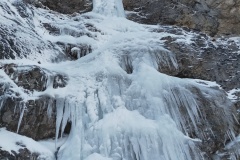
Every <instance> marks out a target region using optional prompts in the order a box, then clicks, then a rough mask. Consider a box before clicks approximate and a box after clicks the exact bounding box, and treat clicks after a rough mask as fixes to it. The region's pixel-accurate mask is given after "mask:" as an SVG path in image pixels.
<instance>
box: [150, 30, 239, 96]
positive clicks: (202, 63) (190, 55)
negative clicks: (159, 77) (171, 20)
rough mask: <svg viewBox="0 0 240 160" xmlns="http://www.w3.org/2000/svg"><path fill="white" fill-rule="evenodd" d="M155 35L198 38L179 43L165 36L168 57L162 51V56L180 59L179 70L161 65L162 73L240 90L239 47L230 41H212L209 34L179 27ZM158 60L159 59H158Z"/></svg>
mask: <svg viewBox="0 0 240 160" xmlns="http://www.w3.org/2000/svg"><path fill="white" fill-rule="evenodd" d="M153 32H167V33H172V34H177V35H182V36H183V35H186V36H187V35H188V34H189V36H190V35H194V36H192V38H191V43H190V44H188V43H186V40H185V41H184V42H181V41H178V38H176V37H170V36H168V37H163V38H162V40H164V45H165V47H166V48H167V49H168V50H169V51H170V53H168V54H166V53H165V54H164V53H162V52H158V53H157V54H159V55H161V56H162V55H165V57H170V56H171V54H172V55H173V57H174V58H175V59H176V62H177V64H178V67H177V68H176V67H175V66H174V65H173V64H171V63H168V64H170V65H168V66H167V67H166V66H165V67H164V66H163V64H164V63H159V68H158V70H159V71H160V72H162V73H166V74H168V75H172V76H176V77H180V78H193V79H204V80H209V81H216V82H217V83H218V84H220V85H221V86H222V87H223V89H225V90H226V91H228V90H231V89H234V88H240V83H239V80H240V74H239V71H240V65H239V61H240V54H239V53H238V51H239V44H238V43H236V42H234V41H232V40H230V39H227V38H218V39H214V40H213V39H211V38H210V37H208V36H207V35H205V34H202V33H196V32H188V31H185V30H183V29H181V28H178V27H167V26H166V27H163V28H160V29H159V30H154V31H153ZM155 60H156V61H157V60H158V58H155Z"/></svg>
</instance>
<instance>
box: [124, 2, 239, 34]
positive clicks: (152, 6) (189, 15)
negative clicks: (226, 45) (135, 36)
mask: <svg viewBox="0 0 240 160" xmlns="http://www.w3.org/2000/svg"><path fill="white" fill-rule="evenodd" d="M123 3H124V6H125V8H126V10H129V11H134V12H136V13H132V12H131V13H130V14H129V15H128V17H129V19H131V20H134V21H137V22H141V23H147V24H157V23H160V24H167V25H178V26H186V27H189V28H192V29H194V30H200V31H203V32H206V33H208V34H210V35H211V36H214V35H216V34H222V35H229V34H240V29H239V25H240V24H239V20H240V17H239V16H238V15H239V12H240V6H239V5H240V1H239V0H230V1H225V0H217V1H212V0H209V1H205V0H156V1H147V0H140V1H139V0H123Z"/></svg>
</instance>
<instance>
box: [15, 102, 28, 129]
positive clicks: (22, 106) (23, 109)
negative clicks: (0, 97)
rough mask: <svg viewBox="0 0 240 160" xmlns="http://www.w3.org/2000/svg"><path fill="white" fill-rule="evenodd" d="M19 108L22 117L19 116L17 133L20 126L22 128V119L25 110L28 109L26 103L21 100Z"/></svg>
mask: <svg viewBox="0 0 240 160" xmlns="http://www.w3.org/2000/svg"><path fill="white" fill-rule="evenodd" d="M19 109H20V117H19V120H18V126H17V133H18V131H19V128H20V125H21V122H22V119H23V115H24V111H25V109H26V106H25V103H23V102H21V103H20V106H19Z"/></svg>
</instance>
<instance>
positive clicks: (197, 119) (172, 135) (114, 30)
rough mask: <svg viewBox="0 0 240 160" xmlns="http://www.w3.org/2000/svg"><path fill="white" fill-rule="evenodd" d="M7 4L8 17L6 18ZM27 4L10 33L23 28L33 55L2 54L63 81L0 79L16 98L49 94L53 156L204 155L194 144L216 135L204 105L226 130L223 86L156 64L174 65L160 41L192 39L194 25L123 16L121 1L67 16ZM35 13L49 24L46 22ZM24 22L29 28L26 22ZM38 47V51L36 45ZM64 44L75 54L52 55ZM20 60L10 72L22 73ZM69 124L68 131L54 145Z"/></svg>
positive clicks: (130, 159) (104, 159) (100, 159)
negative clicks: (27, 85)
mask: <svg viewBox="0 0 240 160" xmlns="http://www.w3.org/2000/svg"><path fill="white" fill-rule="evenodd" d="M6 4H7V5H8V6H7V7H6V8H11V7H12V8H14V6H13V5H12V4H11V3H10V1H8V2H7V3H6ZM9 6H10V7H9ZM0 11H1V7H0ZM14 11H15V12H16V13H14V14H12V15H8V16H9V17H7V19H14V17H12V16H14V15H17V10H14ZM0 13H1V12H0ZM29 13H31V12H30V11H29ZM32 13H34V14H33V15H32V16H33V18H32V19H30V20H28V21H25V19H23V20H21V25H19V27H21V30H20V31H18V32H17V33H18V34H16V39H20V40H21V39H24V37H25V36H26V35H27V36H26V37H28V41H26V40H25V41H26V42H25V41H24V43H23V44H21V45H22V46H27V45H30V46H31V47H30V48H31V49H33V50H24V49H25V48H27V47H21V48H22V49H23V51H25V52H26V53H32V54H31V55H30V56H25V55H21V57H22V58H19V59H16V60H11V61H9V62H10V63H14V64H17V65H20V66H21V65H23V64H25V65H26V66H27V65H35V66H38V67H40V68H43V69H44V71H46V72H47V77H48V78H49V79H50V80H52V81H53V80H56V79H54V78H53V77H51V76H50V75H51V74H56V73H59V74H60V75H64V77H67V78H66V79H67V80H66V86H64V87H62V88H61V87H59V88H58V87H55V88H54V87H53V82H52V81H50V80H49V79H48V80H46V90H43V91H32V92H26V90H24V89H23V88H21V87H18V86H17V85H16V84H15V81H14V80H16V79H17V78H16V79H13V78H14V75H12V77H13V78H12V79H11V77H10V78H9V76H8V75H6V74H5V73H4V71H0V80H1V82H2V81H3V80H5V81H7V83H8V85H9V86H13V87H12V88H11V92H10V93H14V92H16V93H18V94H16V95H19V97H21V98H22V99H23V102H22V103H24V102H28V100H35V99H37V98H38V97H41V96H49V97H51V98H52V100H51V104H49V105H48V109H47V110H48V112H53V111H54V109H55V108H51V107H52V106H53V105H55V106H56V148H55V151H56V153H55V155H56V156H57V160H202V159H204V158H203V157H204V156H203V154H204V153H202V152H201V150H200V149H199V147H198V145H199V144H200V143H201V141H202V140H203V139H205V138H207V137H208V136H214V135H213V132H212V130H211V125H212V124H211V122H210V121H208V119H207V118H208V117H207V116H209V115H210V113H214V114H216V115H215V117H211V118H212V119H213V121H214V124H215V123H221V126H224V127H225V128H224V131H226V133H224V135H223V136H222V137H221V138H222V139H224V140H225V141H227V140H229V139H231V138H232V137H234V134H233V132H232V128H233V127H232V119H231V116H232V115H231V114H230V112H229V108H228V106H229V104H228V103H227V102H228V101H227V100H226V97H224V96H225V95H224V93H222V92H221V91H219V89H216V88H217V87H216V86H213V87H212V88H211V87H209V86H208V85H207V82H202V81H201V82H200V83H197V82H196V81H195V80H190V79H181V78H177V77H173V76H168V75H166V74H163V73H161V69H162V68H163V69H164V68H165V69H169V70H170V69H173V70H176V69H178V67H179V66H178V62H177V60H176V55H175V54H174V53H172V52H171V51H169V50H168V49H167V47H166V46H164V42H165V41H166V39H169V37H170V38H172V39H173V41H178V42H179V44H181V43H184V44H187V45H191V44H192V43H193V42H192V41H191V39H192V38H194V36H195V35H194V34H195V33H188V32H185V31H184V30H181V32H184V34H179V35H178V34H176V35H175V34H173V32H171V33H170V32H169V33H168V32H165V30H166V28H163V27H162V26H160V25H158V26H157V25H156V26H155V25H143V24H138V23H135V22H132V21H130V20H127V19H126V18H122V17H125V13H124V9H123V4H122V0H93V11H92V12H89V13H84V14H82V15H80V14H79V15H78V14H76V15H74V16H72V17H71V16H69V15H57V14H56V13H55V12H54V13H52V12H49V11H48V10H47V11H46V10H44V9H38V8H34V12H32ZM4 14H5V13H4ZM6 15H7V14H6ZM61 16H64V17H61ZM18 17H20V16H18ZM3 18H4V17H3ZM42 22H47V23H45V24H47V25H49V26H51V27H52V28H54V29H52V30H51V31H48V30H47V29H46V28H44V27H43V25H42V24H41V23H42ZM29 24H32V25H31V26H32V28H31V32H30V33H29V32H27V31H26V30H25V29H26V27H24V26H29ZM6 25H8V24H6ZM11 26H12V24H10V23H9V28H11ZM34 27H35V28H34ZM161 27H162V28H161ZM14 32H16V31H14ZM22 33H25V34H26V35H25V34H22ZM28 34H29V35H31V36H28ZM19 37H20V38H19ZM22 37H23V38H22ZM29 37H30V38H29ZM166 37H168V38H166ZM39 39H40V40H41V41H40V40H39ZM20 40H19V41H20ZM39 41H40V42H41V43H39ZM20 42H21V41H20ZM40 44H41V46H40ZM37 47H39V50H40V51H42V52H40V51H39V52H37V51H36V49H34V48H37ZM71 47H72V48H71ZM53 50H54V51H55V52H53ZM64 52H68V54H70V52H71V53H72V52H73V53H75V54H76V55H77V56H76V55H75V59H74V60H72V59H71V60H69V57H68V58H66V59H65V60H64V61H63V60H62V61H61V60H59V59H57V58H59V57H61V56H59V55H57V54H59V53H64ZM24 58H25V59H24ZM56 59H57V60H59V61H57V60H56ZM38 62H41V63H38ZM52 62H55V63H52ZM4 63H5V62H4ZM6 63H7V61H6ZM17 65H16V68H17ZM24 68H27V67H23V68H20V69H19V71H18V70H17V69H15V70H14V71H16V72H21V71H22V72H25V70H24ZM13 74H15V72H14V73H13ZM6 77H7V78H6ZM15 77H16V76H15ZM46 79H47V78H46ZM3 97H4V96H3ZM216 97H220V98H218V99H217V98H216ZM4 98H6V97H4ZM1 103H3V102H1V101H0V104H1ZM46 103H47V102H46ZM1 105H2V104H1ZM1 105H0V109H1ZM23 106H24V105H22V109H21V110H22V112H21V113H22V114H21V118H20V120H19V126H20V124H21V120H22V117H23V116H24V114H25V112H24V111H25V106H24V107H23ZM55 106H54V107H55ZM206 108H207V109H206ZM26 110H27V109H26ZM215 111H218V112H216V113H215ZM208 112H209V115H207V114H208ZM49 115H51V113H49ZM210 116H212V115H210ZM68 124H71V131H70V133H69V135H68V136H67V140H66V141H65V142H64V143H63V144H62V145H61V146H58V145H57V142H58V140H59V138H61V137H63V136H64V129H65V127H66V126H67V125H68ZM222 124H223V125H222ZM199 126H200V127H199ZM219 126H220V125H219ZM58 147H59V148H58ZM49 160H52V159H49Z"/></svg>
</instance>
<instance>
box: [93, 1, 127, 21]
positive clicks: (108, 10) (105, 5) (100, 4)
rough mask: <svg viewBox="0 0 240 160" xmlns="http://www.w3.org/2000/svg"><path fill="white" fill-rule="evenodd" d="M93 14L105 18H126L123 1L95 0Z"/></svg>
mask: <svg viewBox="0 0 240 160" xmlns="http://www.w3.org/2000/svg"><path fill="white" fill-rule="evenodd" d="M93 12H96V13H99V14H102V15H104V16H117V17H125V13H124V9H123V4H122V0H93Z"/></svg>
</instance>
